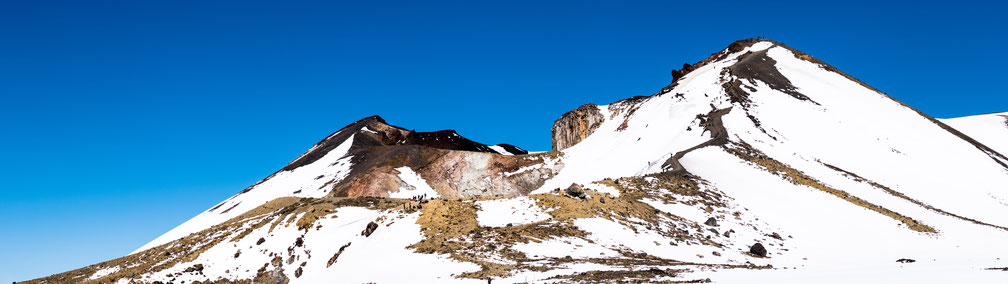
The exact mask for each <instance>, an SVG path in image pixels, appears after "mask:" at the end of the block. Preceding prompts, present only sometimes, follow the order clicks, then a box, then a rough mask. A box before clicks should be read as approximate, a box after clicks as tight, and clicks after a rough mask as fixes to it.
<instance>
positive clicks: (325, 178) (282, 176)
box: [133, 128, 366, 253]
mask: <svg viewBox="0 0 1008 284" xmlns="http://www.w3.org/2000/svg"><path fill="white" fill-rule="evenodd" d="M364 129H366V128H364ZM343 131H347V130H343ZM337 134H339V132H337V133H334V134H333V135H331V136H334V135H337ZM352 144H353V135H351V136H350V138H349V139H346V141H343V142H342V143H340V144H339V146H337V147H336V149H334V150H332V151H330V152H329V153H327V154H325V156H323V157H322V158H321V159H319V160H318V161H316V162H313V163H311V164H308V165H305V166H302V167H298V168H296V169H294V170H291V171H279V172H277V173H275V174H273V175H271V176H269V177H267V178H266V179H264V180H263V181H261V182H259V183H257V184H255V185H253V186H251V187H249V188H248V189H246V190H244V191H242V192H241V193H239V194H237V195H235V196H232V197H231V198H228V199H227V200H224V202H221V203H220V204H218V205H216V206H214V207H213V208H211V209H209V210H207V211H204V212H203V213H200V214H199V215H196V217H193V218H192V219H189V220H188V221H186V222H185V223H182V225H179V226H178V227H175V228H174V229H172V230H171V231H168V232H167V233H165V234H164V235H161V236H160V237H158V238H156V239H154V240H153V241H151V242H149V243H147V244H146V245H144V246H143V247H140V248H139V249H137V250H136V251H134V252H133V253H137V252H140V251H143V250H146V249H149V248H152V247H155V246H158V245H161V244H164V243H167V242H168V241H171V240H175V239H178V238H181V237H184V236H186V235H189V234H192V233H195V232H199V231H200V230H203V229H206V228H209V227H210V226H213V225H217V224H220V223H222V222H224V221H227V220H229V219H231V218H234V217H237V216H238V215H240V214H242V213H245V212H246V211H249V210H251V209H253V208H256V207H258V206H259V205H262V204H263V203H266V202H268V201H270V200H273V199H276V198H279V197H285V196H294V197H316V198H317V197H323V196H325V195H326V194H327V193H329V192H328V191H325V190H324V189H325V187H324V186H323V185H325V184H327V183H332V180H337V181H338V180H342V179H343V178H345V177H346V175H347V174H349V172H350V166H351V163H350V157H349V156H347V154H348V151H349V150H350V146H351V145H352ZM313 150H314V148H312V149H309V150H308V151H307V152H305V153H310V152H312V151H313ZM302 156H303V155H302ZM300 158H301V157H299V159H300Z"/></svg>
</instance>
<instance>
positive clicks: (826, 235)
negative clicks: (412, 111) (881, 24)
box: [86, 40, 1008, 283]
mask: <svg viewBox="0 0 1008 284" xmlns="http://www.w3.org/2000/svg"><path fill="white" fill-rule="evenodd" d="M750 43H751V44H746V45H741V46H736V47H737V48H736V49H731V48H730V49H726V50H723V51H721V52H719V53H716V54H714V55H712V57H711V58H712V60H710V61H705V62H704V63H703V64H699V65H698V67H696V68H695V69H693V70H692V71H690V72H689V73H686V74H685V75H684V76H683V77H681V78H679V79H678V80H677V81H675V82H674V84H673V85H671V86H670V87H668V88H666V89H663V91H662V92H661V93H659V94H656V95H654V96H650V97H646V98H639V99H634V100H628V101H621V102H616V103H613V104H610V105H601V106H598V111H599V113H601V114H602V116H603V117H604V118H605V119H604V121H603V122H602V123H601V125H600V126H599V127H598V128H597V129H594V131H593V132H591V133H590V135H587V137H586V138H584V139H583V140H581V141H579V142H577V143H576V144H574V145H573V146H570V147H568V148H566V149H563V150H562V151H560V152H559V153H556V154H557V155H556V156H555V157H556V158H549V159H544V161H543V162H542V163H538V164H523V165H520V166H515V167H514V169H513V170H514V171H517V172H522V171H524V170H528V169H534V168H541V167H548V168H551V169H553V170H555V171H556V172H555V173H556V174H555V175H551V176H549V178H548V179H547V180H546V181H545V182H544V183H542V185H541V186H539V184H535V185H534V186H538V188H537V189H535V190H533V191H532V192H531V193H529V194H528V195H527V196H526V195H522V196H496V197H482V198H474V199H466V198H462V199H453V200H447V199H442V198H439V196H438V194H437V192H436V191H435V190H433V189H432V188H431V186H430V185H429V184H428V182H427V181H426V180H424V179H423V178H422V177H420V176H419V175H418V174H417V173H416V172H415V171H414V169H418V170H419V169H421V168H420V167H413V168H411V167H399V168H395V171H396V172H398V177H399V178H400V180H401V181H402V183H403V184H401V185H396V186H398V187H399V188H398V191H391V192H390V194H389V195H390V196H391V197H393V198H409V197H412V196H416V195H422V194H427V195H428V197H429V198H437V200H434V201H431V203H420V202H416V201H402V200H396V202H411V203H397V205H398V206H390V207H381V206H379V205H375V204H378V203H380V201H376V200H386V201H387V200H388V199H380V198H373V199H358V200H356V202H358V203H349V202H350V201H346V200H342V201H339V202H348V203H346V204H349V205H342V207H338V208H336V209H334V210H332V211H325V210H323V211H317V210H316V207H315V206H321V205H319V204H322V203H313V202H314V201H312V199H307V198H320V197H324V196H326V194H328V192H326V190H325V189H324V188H325V187H324V186H323V185H324V184H326V183H327V182H332V181H339V180H342V179H343V178H345V177H346V176H347V174H348V173H349V171H350V170H351V168H350V167H351V165H350V163H351V162H350V158H351V155H349V154H348V153H349V152H348V151H350V144H351V142H352V141H353V139H354V138H353V136H350V138H349V139H346V141H344V142H343V144H340V145H339V146H338V147H336V149H335V150H332V151H330V152H329V153H327V154H326V155H325V156H323V157H322V158H320V159H318V160H317V161H315V162H313V163H310V164H307V165H304V166H301V167H298V168H295V169H294V170H291V171H281V172H277V173H276V174H274V175H272V176H270V177H268V178H266V179H264V180H263V181H262V182H260V183H258V184H256V185H254V186H252V187H250V188H249V190H247V191H246V192H243V193H240V194H238V195H235V196H234V197H231V198H229V199H228V200H225V201H224V202H222V203H221V204H219V205H218V206H215V207H214V208H213V209H211V210H208V211H206V212H203V213H202V214H200V215H198V216H196V217H195V218H193V219H192V220H189V221H188V222H186V223H184V224H182V225H180V226H178V227H177V228H175V229H173V230H171V231H169V232H168V233H166V234H165V235H163V236H161V237H159V238H157V239H155V240H154V241H152V242H151V243H149V244H147V245H145V246H144V247H142V248H140V249H139V250H138V251H137V252H135V255H133V256H136V255H144V256H151V255H147V254H148V253H152V252H154V251H155V250H147V249H150V248H154V247H156V246H158V245H162V244H169V245H167V246H162V247H158V248H156V249H158V250H156V252H158V253H160V252H161V250H164V251H172V253H177V252H178V251H183V252H190V253H192V254H191V255H192V257H191V258H184V261H178V262H175V263H173V264H171V265H165V266H167V267H166V268H158V269H154V270H152V271H145V272H143V273H141V274H139V275H136V276H135V277H133V276H130V277H132V278H130V279H127V278H121V279H117V281H118V282H119V283H129V281H139V282H143V283H152V282H154V281H161V282H165V283H166V282H168V281H174V282H175V283H181V281H185V282H186V283H191V282H193V281H207V280H211V281H212V280H220V279H228V280H249V279H253V278H256V277H260V276H262V275H265V274H264V273H267V272H270V271H275V272H276V273H279V274H282V276H283V277H285V278H286V279H288V280H289V281H290V283H483V282H485V280H486V279H485V278H483V277H484V276H486V275H490V276H486V277H489V278H492V279H493V282H492V283H519V282H528V283H572V282H574V283H579V282H588V283H594V282H620V281H630V282H633V281H640V282H644V283H649V282H662V281H693V280H696V281H705V280H707V279H709V280H710V281H712V282H714V283H949V282H954V283H1002V282H1005V280H1006V279H1008V271H1001V270H991V269H989V268H1001V267H1008V242H1006V241H1005V240H1008V158H1005V156H1004V154H1006V152H1008V124H1006V121H1008V118H1006V114H1005V113H1001V114H988V115H979V116H971V117H964V118H955V119H945V120H942V121H943V122H944V123H946V124H948V125H949V126H951V127H952V128H954V129H957V130H959V131H961V132H962V133H965V135H968V137H966V136H961V135H958V134H957V133H954V132H955V131H950V129H951V128H947V127H944V125H942V124H941V123H939V121H938V120H935V119H933V118H931V117H929V116H927V115H925V114H923V113H920V112H918V111H916V110H914V109H912V108H911V107H909V106H906V105H904V104H902V103H900V102H898V101H896V100H894V99H892V98H891V97H889V96H888V95H886V94H884V93H881V92H879V91H877V90H875V89H873V88H871V87H868V86H867V85H865V84H863V83H860V82H859V81H856V79H853V78H852V77H849V76H846V75H845V74H842V73H839V72H837V71H836V70H835V69H833V68H832V67H830V66H828V65H825V64H821V63H819V62H818V61H817V60H815V59H813V58H811V57H809V56H808V55H805V54H803V53H800V52H797V51H795V50H793V49H791V48H789V47H786V46H783V45H782V44H779V43H776V42H772V41H766V40H756V41H755V42H750ZM733 46H735V45H734V44H733ZM732 50H734V52H733V51H732ZM362 131H372V130H370V129H367V128H365V129H363V130H362ZM334 135H336V134H334ZM716 135H723V136H717V137H715V136H716ZM358 137H360V136H359V135H358ZM973 140H975V141H979V142H978V143H977V142H974V141H973ZM698 145H702V147H695V146H698ZM491 148H492V149H495V151H498V152H501V154H507V152H506V151H503V148H501V147H499V146H491ZM677 153H680V156H681V158H678V159H670V158H674V157H677V156H676V154H677ZM489 155H495V154H489ZM547 160H548V161H547ZM672 162H677V163H672ZM674 164H679V165H681V169H675V167H674V166H670V165H674ZM669 172H673V173H674V174H675V176H676V177H677V178H680V179H670V180H671V181H670V180H662V179H663V178H668V176H663V175H672V174H670V173H669ZM500 174H501V175H508V174H509V173H508V172H502V173H500ZM511 174H513V173H511ZM682 180H688V181H692V182H695V184H696V188H692V189H691V188H689V187H688V186H684V185H682V184H681V183H674V182H673V181H675V182H681V181H682ZM431 181H432V182H436V181H439V180H434V179H431ZM663 182H664V183H663ZM572 184H578V185H580V187H572V186H571V185H572ZM533 188H534V187H533ZM574 188H582V189H583V192H576V191H574V192H573V193H572V192H571V190H574ZM684 192H686V193H684ZM579 193H583V195H581V194H579ZM280 197H305V198H306V199H302V201H300V202H302V203H301V204H302V207H301V208H289V207H277V208H273V207H268V208H267V209H268V210H266V209H262V208H266V207H260V206H264V204H267V205H269V204H273V203H267V202H270V201H271V200H274V199H276V198H280ZM327 200H328V199H327ZM334 200H335V199H334ZM348 200H349V199H348ZM326 202H329V201H326ZM332 202H336V201H332ZM452 202H454V203H452ZM304 204H308V205H304ZM403 204H410V205H411V206H413V207H410V206H405V205H403ZM435 204H438V205H435ZM309 206H310V208H304V207H309ZM433 206H440V207H434V208H433V209H432V207H433ZM453 206H454V207H453ZM408 207H409V208H414V207H415V208H421V207H422V209H416V210H413V209H407V208H408ZM389 208H395V209H389ZM253 209H256V210H266V211H263V212H260V213H257V214H251V215H243V214H245V213H246V212H249V210H253ZM295 209H297V210H303V212H308V213H298V214H297V215H292V216H287V215H283V214H281V213H282V212H290V210H295ZM270 210H272V211H270ZM285 210H287V211H285ZM320 210H321V209H320ZM327 210H328V209H327ZM467 210H468V211H467ZM253 211H255V210H253ZM270 212H272V213H270ZM467 212H468V213H467ZM307 214H317V215H318V216H314V215H311V216H309V215H307ZM453 214H454V215H453ZM466 214H469V215H466ZM239 216H243V217H241V218H246V219H241V220H237V219H236V220H237V221H236V222H238V223H237V224H240V226H239V227H238V228H232V229H229V230H230V231H214V230H213V229H214V228H218V227H219V226H215V225H218V224H222V222H226V221H228V220H232V218H235V217H239ZM309 217H310V218H309ZM316 217H317V219H312V220H314V222H308V223H307V224H308V226H301V225H298V224H302V222H303V221H302V219H306V220H307V219H311V218H316ZM437 218H444V220H441V219H437ZM452 218H455V219H452ZM467 218H468V219H467ZM372 221H373V222H375V223H376V224H377V227H376V229H374V230H373V233H371V234H370V236H368V235H367V234H366V231H365V232H362V231H361V230H362V229H365V228H367V227H368V224H369V222H372ZM714 221H716V222H714ZM263 222H268V224H266V223H263ZM228 224H229V226H230V225H233V224H235V223H228ZM257 224H258V226H256V225H257ZM263 224H265V225H263ZM509 224H510V226H508V225H509ZM435 225H438V226H440V225H443V226H444V228H446V229H445V230H444V231H439V232H440V233H445V234H448V233H457V232H454V231H452V230H454V229H457V228H468V229H467V230H471V232H472V233H466V232H463V233H460V234H457V235H452V236H450V237H445V239H444V240H439V241H441V243H439V244H441V246H440V247H434V248H431V247H423V246H419V245H418V244H420V243H421V242H423V241H425V240H430V238H438V237H439V236H438V235H436V234H435V233H432V232H431V231H428V230H433V229H432V228H435ZM222 226H223V225H222ZM424 226H427V227H424ZM208 228H209V229H210V230H206V229H208ZM201 230H203V231H202V233H201V234H205V235H204V236H197V237H198V238H193V240H197V241H191V240H188V239H187V241H190V242H189V243H187V242H182V241H176V240H178V239H179V238H182V237H186V236H194V235H190V234H192V233H196V232H200V231H201ZM365 230H366V229H365ZM207 232H210V233H207ZM191 242H196V243H198V244H195V245H194V244H191ZM213 242H216V243H213ZM755 243H760V244H761V245H763V246H765V248H766V256H765V257H762V256H759V255H758V253H753V252H751V251H750V247H751V246H752V245H753V244H755ZM201 244H202V245H206V246H205V247H203V246H200V245H201ZM208 244H209V245H208ZM166 247H167V248H166ZM421 247H422V248H421ZM201 248H205V250H203V251H199V250H200V249H201ZM443 248H451V249H447V250H445V249H443ZM439 249H441V250H439ZM239 250H240V253H239ZM194 251H195V252H194ZM337 256H338V258H337ZM278 258H279V260H277V259H278ZM899 259H908V260H906V261H904V262H897V260H899ZM909 260H913V262H910V261H909ZM164 262H165V263H168V262H167V260H164ZM279 262H282V263H279ZM125 263H126V264H123V266H121V268H119V267H118V266H110V265H111V264H108V263H106V264H99V265H95V266H92V267H91V268H90V269H91V270H87V273H86V274H87V276H88V277H91V278H92V279H99V278H102V277H106V276H108V275H118V274H115V273H121V272H120V271H126V270H125V269H128V268H129V267H130V266H129V265H137V264H135V263H132V262H125ZM197 265H201V266H197ZM152 267H160V266H152ZM194 267H201V268H200V269H199V270H198V271H195V270H194ZM267 268H268V269H267ZM280 268H283V269H282V270H280ZM270 269H277V270H270ZM187 270H188V271H187ZM668 271H674V273H670V272H668ZM473 275H479V276H478V277H477V276H473ZM614 275H615V276H614ZM609 277H615V278H609ZM102 279H104V278H102Z"/></svg>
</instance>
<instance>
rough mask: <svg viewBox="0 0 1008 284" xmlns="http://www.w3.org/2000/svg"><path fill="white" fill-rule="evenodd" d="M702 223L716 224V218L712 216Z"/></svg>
mask: <svg viewBox="0 0 1008 284" xmlns="http://www.w3.org/2000/svg"><path fill="white" fill-rule="evenodd" d="M704 225H707V226H717V219H714V217H710V218H707V221H706V222H704Z"/></svg>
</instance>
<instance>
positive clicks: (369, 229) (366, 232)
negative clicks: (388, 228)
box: [361, 222, 378, 237]
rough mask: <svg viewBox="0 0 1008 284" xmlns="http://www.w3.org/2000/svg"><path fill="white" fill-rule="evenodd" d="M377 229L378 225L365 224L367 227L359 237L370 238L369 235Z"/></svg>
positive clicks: (373, 223)
mask: <svg viewBox="0 0 1008 284" xmlns="http://www.w3.org/2000/svg"><path fill="white" fill-rule="evenodd" d="M377 229H378V223H375V222H370V223H368V224H367V227H365V228H364V231H362V232H361V236H365V237H370V236H371V234H372V233H374V231H375V230H377Z"/></svg>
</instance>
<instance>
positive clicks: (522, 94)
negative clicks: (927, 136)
mask: <svg viewBox="0 0 1008 284" xmlns="http://www.w3.org/2000/svg"><path fill="white" fill-rule="evenodd" d="M15 2H17V3H15ZM211 2H212V3H211ZM277 2H283V3H284V4H277V3H264V2H259V1H234V2H213V1H132V0H131V1H122V2H106V1H67V2H51V1H4V2H3V3H2V4H0V98H2V101H0V122H2V123H0V158H2V159H3V160H2V163H0V194H2V196H0V197H2V198H0V228H3V229H2V230H3V231H2V232H0V283H9V282H10V281H14V280H27V279H30V278H35V277H41V276H46V275H49V274H52V273H57V272H62V271H65V270H69V269H73V268H78V267H81V266H84V265H89V264H92V263H96V262H100V261H104V260H108V259H112V258H115V257H118V256H121V255H124V254H126V253H129V252H130V251H132V250H133V249H136V248H137V247H139V246H141V245H143V244H144V243H146V242H147V241H150V240H152V239H154V238H155V237H156V236H158V235H160V234H161V233H164V232H166V231H168V230H169V229H171V228H173V227H174V226H176V225H178V224H180V223H182V222H183V221H185V220H187V219H188V218H190V217H192V216H195V215H196V214H198V213H199V212H201V211H203V210H205V209H207V208H209V207H211V206H213V205H214V204H216V203H217V202H219V201H221V200H223V199H225V198H227V197H229V196H230V195H232V194H234V193H236V192H237V191H239V190H241V189H243V188H244V187H246V186H248V185H250V184H252V183H254V182H255V181H257V180H259V179H261V178H263V177H265V176H266V175H268V174H270V173H271V172H273V171H275V170H277V169H279V168H280V167H282V166H283V165H284V164H285V163H286V162H288V161H290V160H291V159H293V158H294V157H296V156H297V155H298V154H300V153H301V152H302V151H304V150H305V149H307V148H308V147H309V146H310V145H311V144H313V143H315V142H316V141H317V140H319V139H321V138H323V137H325V136H326V135H328V134H329V133H331V132H333V131H335V130H337V129H339V128H341V127H343V126H344V125H346V124H349V123H351V122H353V121H355V120H357V119H360V118H363V117H365V116H369V115H373V114H379V115H382V116H383V117H385V118H386V120H388V121H389V122H390V123H392V124H395V125H399V126H403V127H406V128H414V129H418V130H438V129H445V128H453V129H456V130H458V131H459V133H461V134H462V135H464V136H467V137H469V138H471V139H473V140H476V141H479V142H484V143H511V144H515V145H518V146H521V147H524V148H527V149H531V150H548V149H549V146H550V132H549V127H550V126H551V124H552V122H553V120H554V119H556V118H557V117H558V116H559V115H560V114H562V113H564V112H565V111H567V110H570V109H573V108H575V107H577V106H578V105H581V104H584V103H589V102H591V103H599V104H604V103H608V102H611V101H615V100H619V99H623V98H626V97H630V96H635V95H649V94H652V93H654V92H655V91H656V90H658V89H660V88H661V87H663V86H665V85H666V84H667V83H668V82H669V80H670V79H671V76H670V75H669V71H671V70H673V69H675V68H677V67H679V66H681V65H682V63H684V62H690V63H693V62H696V61H698V60H700V59H703V58H705V57H706V56H707V55H709V54H711V53H713V52H716V51H718V50H720V49H721V48H724V47H725V46H727V45H728V44H729V43H731V42H732V41H734V40H737V39H742V38H748V37H756V36H765V37H767V38H770V39H774V40H777V41H781V42H784V43H786V44H788V45H790V46H792V47H795V48H797V49H800V50H803V51H805V52H808V53H810V54H812V55H814V56H816V57H818V58H820V59H823V60H825V61H827V62H829V63H831V64H833V65H834V66H836V67H838V68H840V69H842V70H844V71H846V72H848V73H850V74H852V75H854V76H856V77H858V78H860V79H862V80H864V81H865V82H867V83H869V84H871V85H873V86H875V87H877V88H879V89H881V90H883V91H886V92H888V93H889V94H891V95H893V96H894V97H896V98H898V99H900V100H903V101H904V102H906V103H908V104H909V105H911V106H915V107H917V108H919V109H921V110H923V111H924V112H926V113H929V114H931V115H933V116H936V117H954V116H965V115H972V114H980V113H986V112H995V111H1008V93H1006V91H1005V88H1004V86H1002V85H1003V83H1004V82H1005V76H1006V72H1005V66H1008V57H1006V56H1004V54H1003V52H1002V50H1003V49H1004V47H1005V46H1006V45H1008V37H1005V31H1006V30H1008V25H1006V20H1005V18H1006V17H1005V16H1004V12H1005V11H1008V7H1005V6H1004V5H1003V4H999V3H997V2H995V1H990V2H969V1H941V2H934V3H926V2H920V1H913V2H906V3H894V2H893V3H879V1H869V2H864V3H838V4H829V5H827V4H822V3H819V2H821V1H806V2H793V3H784V2H777V3H770V2H775V1H758V2H757V1H745V2H713V1H688V2H684V3H675V2H676V1H660V2H636V3H631V4H628V3H625V2H626V1H613V2H610V3H602V2H592V1H587V2H586V1H574V2H551V3H542V2H546V1H529V2H522V1H519V2H515V1H502V2H488V1H457V2H440V1H434V2H431V1H423V2H420V1H409V2H391V1H345V2H340V1H332V2H335V3H312V2H297V1H277ZM415 2H416V3H415ZM473 2H479V3H473ZM617 2H620V3H618V4H617Z"/></svg>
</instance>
